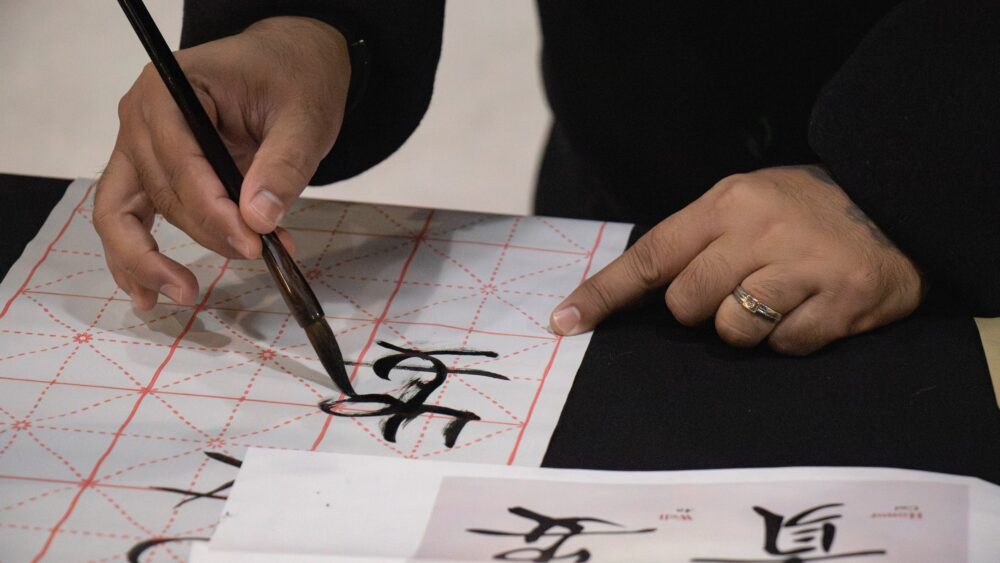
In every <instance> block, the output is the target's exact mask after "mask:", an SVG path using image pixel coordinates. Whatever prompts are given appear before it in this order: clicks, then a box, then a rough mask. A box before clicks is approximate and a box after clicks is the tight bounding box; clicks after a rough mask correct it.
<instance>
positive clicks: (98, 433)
mask: <svg viewBox="0 0 1000 563" xmlns="http://www.w3.org/2000/svg"><path fill="white" fill-rule="evenodd" d="M34 427H35V428H39V429H41V430H54V431H56V432H75V433H77V434H93V435H96V436H114V435H115V433H114V432H111V431H108V430H94V429H92V428H76V427H71V426H49V425H43V424H38V425H35V426H34ZM122 436H124V437H126V438H140V439H143V440H162V441H165V442H190V443H192V444H200V443H202V440H192V439H191V438H184V437H181V436H157V435H155V434H138V433H135V432H123V433H122Z"/></svg>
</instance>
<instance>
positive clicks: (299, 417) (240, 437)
mask: <svg viewBox="0 0 1000 563" xmlns="http://www.w3.org/2000/svg"><path fill="white" fill-rule="evenodd" d="M310 407H311V409H312V410H310V411H308V412H305V413H303V414H299V415H295V416H292V417H289V418H286V419H284V420H281V421H279V422H275V423H274V424H272V425H271V426H268V427H266V428H260V429H258V430H254V431H252V432H244V433H242V434H236V435H233V436H230V437H229V438H228V439H227V440H226V441H227V442H230V443H234V444H235V443H236V440H243V439H245V438H250V437H252V436H259V435H261V434H266V433H268V432H271V431H274V430H277V429H279V428H281V427H283V426H288V425H289V424H293V423H295V422H298V421H300V420H302V419H304V418H309V417H310V416H317V415H320V414H323V411H320V410H318V409H316V408H315V405H310ZM238 445H243V444H238ZM246 446H247V447H250V446H249V444H247V445H246Z"/></svg>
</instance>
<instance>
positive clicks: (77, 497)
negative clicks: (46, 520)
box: [33, 260, 229, 561]
mask: <svg viewBox="0 0 1000 563" xmlns="http://www.w3.org/2000/svg"><path fill="white" fill-rule="evenodd" d="M228 264H229V261H228V260H226V261H225V262H224V263H223V265H222V267H221V268H219V273H218V274H217V275H216V276H215V279H213V280H212V283H211V284H210V285H209V286H208V289H207V290H206V291H205V296H204V297H203V298H202V300H201V302H200V303H199V304H198V306H197V307H196V308H195V311H194V313H193V314H192V315H191V318H190V319H188V322H187V324H185V326H184V329H183V330H181V332H180V334H178V335H177V338H176V339H175V340H174V345H173V346H171V348H170V350H169V352H168V353H167V357H166V358H164V359H163V362H162V363H161V364H160V366H159V367H158V368H157V369H156V372H155V373H154V374H153V377H152V378H151V379H150V382H149V385H148V386H147V387H146V388H145V389H143V391H142V392H141V393H140V394H139V398H138V399H137V400H136V402H135V405H133V407H132V411H131V412H130V413H129V415H128V416H127V417H126V418H125V421H124V422H122V424H121V426H119V428H118V431H117V432H116V433H115V437H114V438H113V439H112V440H111V444H109V445H108V447H107V449H106V450H105V451H104V453H103V454H102V455H101V457H100V458H98V460H97V462H96V463H95V464H94V467H93V468H92V469H91V471H90V475H89V476H88V477H87V479H85V481H84V484H83V485H82V486H81V487H80V490H79V491H77V493H76V495H75V496H74V497H73V500H72V501H70V504H69V506H68V507H67V508H66V512H65V513H63V515H62V516H61V517H60V518H59V520H58V521H57V522H56V523H55V525H53V526H52V530H51V532H50V533H49V535H48V538H47V539H46V540H45V543H44V544H43V545H42V548H41V549H40V550H39V552H38V553H37V554H36V555H35V558H34V560H33V561H40V560H41V558H42V557H44V556H45V553H46V552H47V551H48V550H49V547H51V546H52V541H53V540H54V539H55V537H56V534H58V533H59V528H61V527H62V525H63V524H64V523H65V522H66V520H67V519H68V518H69V516H70V514H72V513H73V510H74V509H75V508H76V505H77V503H78V502H79V501H80V497H81V496H82V495H83V492H84V491H86V490H87V488H88V486H89V484H90V483H91V482H92V481H93V480H94V477H95V476H96V475H97V472H98V471H99V470H100V469H101V465H102V464H103V463H104V461H105V460H106V459H107V458H108V456H109V455H111V451H112V450H113V449H114V448H115V445H116V444H117V443H118V438H119V437H120V436H121V433H122V432H124V431H125V429H126V428H127V427H128V425H129V424H130V423H131V422H132V419H133V418H135V415H136V413H137V412H138V411H139V407H140V406H141V405H142V402H143V400H144V399H145V398H146V396H147V395H149V390H150V389H152V388H153V387H154V386H155V385H156V380H157V379H158V378H159V376H160V373H162V372H163V369H164V368H165V367H166V366H167V364H168V363H169V362H170V360H171V358H173V355H174V352H175V351H176V350H177V345H178V344H179V343H180V342H181V340H182V339H183V338H184V336H185V335H186V334H187V333H188V331H189V330H191V327H192V326H193V325H194V321H195V319H197V318H198V312H199V311H200V310H201V309H203V308H204V306H205V303H207V302H208V299H209V297H211V295H212V290H213V289H215V284H217V283H218V282H219V280H220V279H221V278H222V275H223V274H224V273H225V271H226V266H227V265H228Z"/></svg>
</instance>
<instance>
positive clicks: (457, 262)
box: [424, 241, 483, 285]
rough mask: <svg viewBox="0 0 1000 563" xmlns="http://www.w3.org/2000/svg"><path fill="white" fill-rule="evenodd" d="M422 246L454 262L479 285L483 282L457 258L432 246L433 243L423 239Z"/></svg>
mask: <svg viewBox="0 0 1000 563" xmlns="http://www.w3.org/2000/svg"><path fill="white" fill-rule="evenodd" d="M424 247H425V248H427V249H428V250H430V251H431V252H433V253H434V254H437V255H438V256H440V257H441V258H444V259H445V260H447V261H449V262H451V263H452V264H454V265H455V266H457V267H458V268H459V269H460V270H462V271H463V272H465V273H466V275H468V276H469V277H470V278H472V279H473V280H475V281H476V283H477V284H480V285H482V284H483V280H482V278H480V277H479V276H477V275H476V273H475V272H473V271H472V270H470V269H469V267H468V266H466V265H465V264H462V263H461V262H459V261H458V260H455V259H454V258H453V257H452V256H451V255H450V254H448V253H446V252H442V251H441V250H438V249H437V248H435V247H434V245H433V244H430V243H429V242H427V241H424Z"/></svg>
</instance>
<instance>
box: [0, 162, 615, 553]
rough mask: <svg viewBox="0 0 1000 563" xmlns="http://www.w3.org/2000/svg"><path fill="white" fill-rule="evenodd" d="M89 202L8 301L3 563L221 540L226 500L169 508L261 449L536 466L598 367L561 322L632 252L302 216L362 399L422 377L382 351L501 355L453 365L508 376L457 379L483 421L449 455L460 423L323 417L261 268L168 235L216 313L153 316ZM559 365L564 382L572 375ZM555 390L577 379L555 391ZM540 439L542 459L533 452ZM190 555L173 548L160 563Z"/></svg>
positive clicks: (528, 232)
mask: <svg viewBox="0 0 1000 563" xmlns="http://www.w3.org/2000/svg"><path fill="white" fill-rule="evenodd" d="M91 191H92V189H91V188H90V187H87V186H86V185H85V184H82V183H80V182H78V183H76V184H74V186H73V187H71V189H70V190H69V191H68V192H67V196H66V198H67V201H64V203H63V204H61V206H62V207H61V209H62V210H63V211H62V213H63V215H62V216H61V217H60V216H59V215H60V211H59V209H60V208H57V211H56V212H54V213H53V216H52V217H50V218H49V223H47V225H46V227H45V228H44V229H43V231H42V233H43V235H44V237H45V238H44V239H39V241H36V243H33V246H32V247H30V248H29V250H28V251H27V252H26V254H25V256H23V257H22V259H21V262H23V263H24V265H20V264H21V263H19V265H20V268H18V267H15V269H13V270H12V272H11V274H10V276H9V277H10V278H13V277H15V276H17V277H18V280H14V279H8V280H5V282H4V288H6V292H7V293H8V294H10V293H12V295H11V297H10V298H9V300H8V301H6V303H5V304H4V307H3V309H2V311H0V335H2V339H0V545H4V546H5V548H4V551H5V552H8V547H7V546H12V547H13V549H12V550H10V552H9V555H5V557H6V556H10V557H12V558H13V560H22V559H23V560H27V559H32V558H34V559H35V560H39V559H42V558H43V557H45V558H46V559H50V560H56V561H70V560H82V561H111V560H122V559H123V558H124V554H125V552H126V551H127V549H128V547H129V546H131V545H132V544H135V543H136V542H139V541H143V540H145V539H150V538H154V537H176V536H185V537H186V536H199V535H201V536H206V535H210V534H211V530H212V529H213V528H214V525H215V521H216V520H217V518H218V515H219V511H220V509H221V507H222V504H221V502H219V501H217V500H211V499H199V500H196V501H194V502H191V503H189V504H185V505H184V506H182V507H179V508H175V507H174V505H175V504H176V503H177V502H178V501H180V500H183V497H182V496H179V495H177V494H173V493H167V492H162V491H158V490H154V489H151V487H174V488H178V489H185V490H188V489H190V490H198V491H208V490H210V489H212V488H214V487H216V486H218V485H220V484H222V483H224V482H226V481H228V480H231V479H232V478H233V477H234V476H235V470H234V469H233V468H232V467H229V466H225V465H224V464H219V463H216V462H213V461H211V460H209V459H208V458H207V457H206V456H204V455H203V452H205V451H216V452H221V453H224V454H226V455H229V456H233V457H237V458H239V457H241V456H242V454H243V452H244V451H245V449H246V448H247V447H251V446H256V447H269V448H290V449H311V450H326V451H340V452H345V453H365V454H376V455H397V456H401V457H408V458H432V457H440V456H447V457H449V458H452V459H455V460H466V461H481V462H492V463H508V464H510V463H519V464H524V463H527V464H537V463H538V462H539V461H540V459H541V457H540V456H541V454H542V453H543V452H544V448H545V445H546V443H547V440H548V436H549V435H550V434H551V431H552V425H553V424H554V420H552V419H551V416H548V417H546V418H545V420H546V421H547V422H544V423H537V422H536V423H532V420H533V418H532V417H533V415H534V414H535V410H536V408H537V405H538V403H539V399H540V397H543V396H545V395H546V394H549V395H552V396H553V397H555V399H553V400H555V401H557V404H558V405H560V406H561V404H562V401H564V400H565V393H566V392H567V391H568V385H569V383H570V382H571V381H572V373H573V372H574V371H575V368H576V366H577V365H578V364H579V361H580V359H581V358H582V351H583V350H584V349H585V342H584V343H583V347H582V348H581V347H580V346H579V344H577V345H575V347H574V348H573V350H574V351H573V352H572V353H569V354H567V353H566V352H565V345H564V343H563V340H562V339H561V338H557V337H555V336H553V335H552V334H550V333H548V332H547V330H546V329H545V324H546V317H545V316H546V315H547V313H548V311H549V310H550V309H551V308H552V306H554V305H555V304H556V303H558V301H559V300H560V299H561V298H562V297H563V295H565V293H567V292H568V291H570V290H571V289H572V288H573V287H574V286H575V285H576V284H577V283H579V281H580V280H581V279H583V278H585V277H586V275H587V274H588V273H589V272H591V271H592V270H593V269H594V268H596V267H599V266H600V265H601V264H602V263H604V262H606V261H607V260H609V259H610V258H611V257H612V256H613V255H614V254H616V253H617V252H618V251H620V250H621V247H622V246H623V244H624V234H622V233H625V232H626V231H624V230H621V229H616V230H615V236H613V237H609V236H607V234H606V231H607V226H606V225H604V224H599V223H591V222H582V221H569V220H559V219H544V218H510V217H498V216H488V215H475V214H467V213H456V212H444V211H426V210H411V209H402V208H389V207H384V208H383V207H374V206H367V205H356V204H341V203H332V202H307V203H304V204H301V205H300V206H299V207H297V208H296V209H295V210H293V211H292V212H291V213H290V214H289V217H288V219H287V227H288V228H289V230H290V231H292V232H293V234H294V235H295V236H296V239H297V241H298V246H299V255H298V257H297V258H298V260H299V261H300V264H301V266H302V268H303V271H304V272H306V274H307V276H308V277H310V279H311V280H312V284H313V286H314V288H315V290H316V292H317V294H318V296H319V297H320V299H321V301H322V302H323V304H324V307H325V308H326V311H327V313H328V317H329V320H330V323H331V326H332V328H333V329H334V332H335V333H337V335H338V339H339V340H340V343H341V346H342V348H343V350H344V354H345V357H346V358H348V359H349V360H351V361H354V362H355V363H354V365H353V368H352V370H351V378H352V379H353V380H354V382H355V385H356V387H357V388H358V389H359V391H361V392H365V393H396V392H399V391H400V390H401V389H402V386H403V384H404V383H405V381H406V379H407V378H410V377H413V375H412V374H410V375H406V374H403V375H399V376H396V377H395V378H394V379H393V381H392V382H385V381H382V380H380V379H378V378H376V377H374V375H373V372H372V371H371V369H370V367H368V366H367V365H365V364H369V363H370V362H371V361H373V360H374V359H377V358H378V357H380V356H381V355H383V352H384V351H383V350H382V349H381V348H379V347H378V345H377V344H376V343H377V342H378V341H380V340H384V341H389V342H392V343H394V344H397V345H400V346H406V347H412V348H420V349H431V348H451V349H454V348H470V349H475V350H490V351H495V352H497V354H498V357H497V358H484V357H454V358H446V359H445V360H446V361H447V362H450V367H451V368H453V369H470V368H471V369H487V370H489V371H493V372H497V373H501V374H503V375H505V376H507V377H508V378H509V381H497V380H492V379H484V378H481V377H480V378H477V377H471V376H462V375H452V376H450V377H449V378H448V380H447V381H446V383H445V384H444V385H442V387H441V388H440V389H438V391H437V392H436V393H435V395H434V396H433V397H432V401H433V402H435V403H437V404H441V405H446V406H453V407H459V408H463V409H469V410H472V411H473V412H476V413H477V414H478V415H479V416H480V417H481V418H482V420H479V421H474V422H472V423H470V424H469V425H468V426H467V427H466V428H465V429H464V430H463V431H462V434H461V436H460V437H459V440H458V443H456V445H455V446H454V447H453V448H446V447H444V444H443V440H442V438H441V434H440V432H441V430H442V428H443V427H444V425H445V424H446V423H447V422H448V421H449V419H448V418H447V417H442V416H440V415H424V416H422V417H420V418H419V419H418V420H416V421H414V422H413V423H412V424H411V425H410V426H409V427H404V428H403V429H402V430H401V431H400V434H399V437H398V441H397V442H396V443H390V442H387V441H385V440H384V439H382V436H381V434H380V431H379V422H380V420H379V419H377V418H375V419H373V418H334V417H329V416H327V415H326V414H324V413H322V412H321V411H319V410H318V409H317V406H316V405H317V403H318V401H320V400H322V399H324V398H327V397H330V396H332V395H334V394H335V393H334V390H333V389H331V388H330V387H329V383H328V382H327V378H326V376H325V375H324V374H323V373H322V369H321V367H320V365H319V362H318V361H317V360H316V358H315V356H314V354H313V352H312V349H311V348H310V346H309V344H308V341H307V340H306V338H305V336H304V334H301V331H300V330H299V329H298V327H297V326H295V324H294V322H292V323H291V324H289V318H290V317H289V315H288V313H287V310H286V309H285V306H284V304H283V303H282V302H281V300H280V298H278V297H277V292H276V291H274V290H273V288H272V287H271V285H270V279H269V277H268V275H267V272H266V270H265V269H264V267H263V264H261V263H260V262H229V261H227V260H224V259H222V258H220V257H218V256H214V255H212V254H210V253H208V252H206V251H204V250H202V249H201V248H200V247H198V246H197V245H195V244H194V243H193V242H191V241H190V239H188V238H187V237H185V236H183V235H182V234H181V233H179V232H178V231H176V230H175V229H173V228H172V227H170V226H169V225H166V224H164V223H162V222H159V221H158V222H157V224H156V225H155V227H154V229H155V234H156V236H157V238H158V240H159V241H160V245H161V248H163V249H164V252H166V253H168V254H169V255H171V256H172V257H173V258H174V259H176V260H179V261H181V262H182V263H186V264H188V265H189V266H190V267H191V268H192V271H194V272H195V274H196V276H197V277H198V278H199V282H200V283H201V287H202V298H201V300H200V301H199V302H198V304H197V305H195V306H194V307H183V306H177V305H165V304H161V305H160V306H158V307H157V308H156V309H154V310H153V311H151V312H149V313H135V312H133V311H132V310H131V308H130V306H129V301H128V299H127V296H125V295H123V294H121V292H120V291H119V290H117V289H116V288H115V287H114V286H113V282H112V281H111V279H110V276H109V275H108V274H107V273H106V272H105V270H104V259H103V256H102V255H101V254H100V252H97V251H95V249H100V245H99V243H98V241H97V238H96V235H95V234H94V233H93V231H92V226H91V225H90V212H91V208H90V207H89V206H90V203H91V201H92V194H91ZM70 198H72V199H73V200H75V207H73V208H72V211H71V212H69V206H70V205H71V203H70ZM67 213H68V215H69V216H68V217H66V214H67ZM331 225H332V226H331ZM609 239H614V240H611V241H609ZM45 243H47V244H45ZM43 244H44V246H43ZM595 257H596V259H595ZM28 260H30V261H31V262H33V265H32V266H31V268H30V269H28V268H27V267H26V265H27V263H28V262H26V261H28ZM22 277H23V279H21V278H22ZM18 281H20V283H17V282H18ZM137 315H139V316H138V317H137ZM567 342H570V341H567ZM561 347H562V348H563V349H564V351H563V352H560V348H561ZM560 362H562V363H564V364H565V367H562V368H558V367H557V369H556V370H554V366H557V364H559V363H560ZM556 371H558V372H559V373H560V374H562V375H561V377H562V381H561V383H560V384H559V385H557V386H556V387H555V388H553V386H552V384H550V383H548V381H549V380H550V379H551V377H552V376H553V374H554V373H556ZM560 394H561V396H560ZM529 423H531V424H529ZM529 441H531V443H532V448H531V453H530V454H523V451H524V447H525V444H527V443H528V442H529ZM522 454H523V455H522ZM185 553H186V547H185V546H183V545H180V544H164V545H161V546H159V547H157V548H155V549H153V550H151V551H149V552H147V554H146V555H145V557H144V560H183V558H184V556H185Z"/></svg>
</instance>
